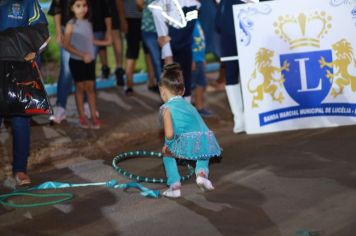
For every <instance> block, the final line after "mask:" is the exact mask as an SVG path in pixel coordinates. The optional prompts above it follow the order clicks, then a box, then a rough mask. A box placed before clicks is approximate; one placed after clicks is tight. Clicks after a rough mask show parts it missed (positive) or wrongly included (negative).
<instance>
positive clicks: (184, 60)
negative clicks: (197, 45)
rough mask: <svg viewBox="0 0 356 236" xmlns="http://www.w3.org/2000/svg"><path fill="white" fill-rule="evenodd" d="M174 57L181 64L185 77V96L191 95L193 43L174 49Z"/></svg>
mask: <svg viewBox="0 0 356 236" xmlns="http://www.w3.org/2000/svg"><path fill="white" fill-rule="evenodd" d="M173 59H174V61H175V62H178V63H179V64H180V67H181V69H182V72H183V77H184V86H185V92H184V97H188V98H190V96H191V87H192V83H191V76H192V47H191V45H189V46H186V47H184V48H181V49H179V50H173Z"/></svg>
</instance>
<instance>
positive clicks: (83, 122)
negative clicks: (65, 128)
mask: <svg viewBox="0 0 356 236" xmlns="http://www.w3.org/2000/svg"><path fill="white" fill-rule="evenodd" d="M84 90H85V88H84V82H76V83H75V102H76V104H77V110H78V113H79V126H80V127H81V128H84V129H87V128H89V125H88V122H87V119H86V117H85V113H84Z"/></svg>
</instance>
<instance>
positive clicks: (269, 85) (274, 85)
mask: <svg viewBox="0 0 356 236" xmlns="http://www.w3.org/2000/svg"><path fill="white" fill-rule="evenodd" d="M273 56H274V52H273V51H271V50H269V49H266V48H260V49H259V50H258V52H257V54H256V59H255V64H256V68H255V70H254V72H253V73H252V75H251V78H250V79H249V81H248V90H249V91H250V93H252V94H254V96H253V100H252V107H253V108H256V107H258V103H257V101H262V100H263V98H264V94H266V93H267V94H270V95H271V97H272V99H273V101H278V102H279V103H282V102H283V100H284V96H283V93H282V92H280V93H279V95H278V96H277V95H276V93H277V89H278V88H279V87H281V86H283V83H284V76H283V74H282V71H289V64H288V62H287V61H284V63H283V67H282V68H279V67H275V66H273V65H272V59H273ZM257 72H258V73H260V74H261V75H262V76H263V81H262V83H260V84H258V85H257V87H256V88H255V89H251V86H250V83H251V81H252V80H255V79H256V73H257ZM276 74H278V75H279V79H276V78H275V77H273V76H275V75H276Z"/></svg>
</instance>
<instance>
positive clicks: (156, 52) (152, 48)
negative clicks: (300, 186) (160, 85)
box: [142, 31, 162, 82]
mask: <svg viewBox="0 0 356 236" xmlns="http://www.w3.org/2000/svg"><path fill="white" fill-rule="evenodd" d="M157 39H158V36H157V33H154V32H146V31H142V41H143V43H144V45H145V46H146V48H147V49H148V53H149V54H150V56H151V60H152V64H153V70H154V73H155V77H156V80H157V82H159V79H160V77H161V71H162V65H161V64H162V63H161V48H160V46H159V44H158V42H157Z"/></svg>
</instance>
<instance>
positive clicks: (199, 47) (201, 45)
mask: <svg viewBox="0 0 356 236" xmlns="http://www.w3.org/2000/svg"><path fill="white" fill-rule="evenodd" d="M192 52H193V61H195V62H204V61H205V37H204V32H203V29H202V27H201V25H200V22H199V21H198V20H197V21H196V22H195V26H194V31H193V44H192Z"/></svg>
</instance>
